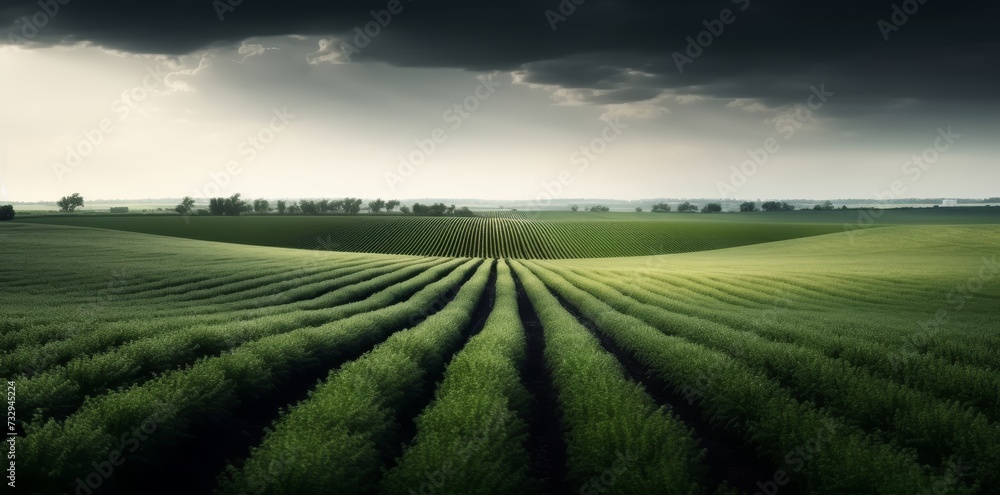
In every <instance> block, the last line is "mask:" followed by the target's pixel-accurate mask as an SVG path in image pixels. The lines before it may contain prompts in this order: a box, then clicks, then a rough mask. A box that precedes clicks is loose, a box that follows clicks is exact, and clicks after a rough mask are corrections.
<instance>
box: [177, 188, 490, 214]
mask: <svg viewBox="0 0 1000 495" xmlns="http://www.w3.org/2000/svg"><path fill="white" fill-rule="evenodd" d="M362 204H364V201H363V200H362V199H360V198H350V197H348V198H344V199H319V200H313V199H300V200H298V201H292V202H288V201H285V200H283V199H279V200H277V201H275V203H274V205H273V206H272V205H271V202H270V201H268V200H266V199H255V200H253V201H251V200H248V199H243V198H242V197H241V196H240V193H236V194H233V195H232V196H230V197H228V198H210V199H209V202H208V209H207V210H196V209H195V200H194V198H192V197H190V196H185V197H184V199H182V200H181V202H180V204H178V205H177V206H176V207H174V211H176V212H177V213H180V214H181V215H191V214H200V215H227V216H238V215H240V214H242V213H257V214H266V213H272V212H275V213H277V214H279V215H286V214H287V215H322V214H331V213H333V214H336V213H340V214H346V215H357V214H358V213H361V209H362ZM397 207H398V208H399V212H400V213H402V214H404V215H418V216H444V215H455V216H464V217H472V216H475V214H474V213H473V212H472V210H470V209H469V208H467V207H464V206H463V207H461V208H457V209H456V208H455V205H451V206H447V205H445V204H444V203H434V204H432V205H424V204H421V203H414V204H413V207H412V208H411V207H409V206H405V205H403V206H401V202H400V201H399V200H398V199H390V200H388V201H386V200H383V199H382V198H378V199H374V200H372V201H369V202H368V211H369V213H382V211H383V210H384V211H385V212H386V213H392V212H394V211H395V210H396V208H397Z"/></svg>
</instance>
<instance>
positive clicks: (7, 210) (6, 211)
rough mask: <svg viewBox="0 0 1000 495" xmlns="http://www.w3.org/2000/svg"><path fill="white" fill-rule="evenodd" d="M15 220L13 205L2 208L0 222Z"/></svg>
mask: <svg viewBox="0 0 1000 495" xmlns="http://www.w3.org/2000/svg"><path fill="white" fill-rule="evenodd" d="M13 219H14V206H13V205H3V206H0V222H2V221H5V220H13Z"/></svg>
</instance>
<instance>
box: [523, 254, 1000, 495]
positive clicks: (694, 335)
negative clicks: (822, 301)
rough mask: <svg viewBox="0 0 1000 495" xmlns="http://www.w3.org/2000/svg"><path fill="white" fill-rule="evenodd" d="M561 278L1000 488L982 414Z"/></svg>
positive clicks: (835, 362) (996, 456) (997, 431)
mask: <svg viewBox="0 0 1000 495" xmlns="http://www.w3.org/2000/svg"><path fill="white" fill-rule="evenodd" d="M539 269H541V268H539ZM552 274H553V275H555V274H556V272H552ZM561 275H562V277H563V280H564V281H568V282H570V283H572V284H573V285H574V286H576V287H578V288H580V289H583V290H584V291H586V292H588V293H590V294H591V295H592V296H594V297H597V298H599V299H600V300H602V301H605V302H606V303H607V304H609V305H610V306H611V307H612V308H614V309H615V310H616V311H618V312H621V313H624V314H628V315H631V316H633V317H636V318H638V319H640V320H642V321H643V322H645V323H647V324H649V325H651V326H653V327H655V328H657V329H659V330H661V331H663V332H665V333H666V334H669V335H676V336H678V337H681V338H684V339H686V340H688V341H690V342H694V343H697V344H701V345H704V346H705V347H707V348H710V349H713V350H718V351H721V352H724V353H726V354H727V355H729V356H730V357H732V358H733V359H735V360H737V361H739V362H740V363H743V364H746V365H747V366H748V367H749V368H751V369H752V370H754V371H755V372H758V373H762V374H764V375H765V376H768V377H769V378H771V379H772V380H774V381H775V382H776V383H782V384H786V385H787V387H788V390H789V392H790V393H791V394H792V395H793V396H795V397H796V398H798V399H799V400H803V401H812V402H814V403H817V404H819V405H822V406H823V407H825V408H826V409H827V410H829V411H830V412H832V413H834V414H836V415H837V416H838V417H840V418H844V419H846V420H848V421H849V422H850V423H851V424H855V425H857V426H859V427H861V428H863V429H864V430H866V431H869V432H871V433H881V435H882V436H883V437H886V438H887V439H889V440H891V441H893V443H895V444H897V445H899V446H900V447H903V448H907V449H913V450H915V451H916V452H917V454H918V458H919V459H920V460H921V461H923V462H929V463H932V464H937V465H945V464H946V463H947V461H948V460H949V459H950V458H951V456H954V455H958V456H959V457H961V458H963V459H968V460H969V461H968V462H969V463H971V464H972V465H974V466H976V471H975V475H976V477H977V479H979V480H980V481H981V482H982V488H983V490H985V492H987V493H990V492H992V491H995V490H997V489H1000V485H998V483H1000V479H998V473H997V472H996V470H995V469H993V468H994V467H995V466H997V465H1000V428H998V427H997V425H996V424H993V423H990V422H989V420H988V419H987V418H986V417H985V416H984V415H983V414H982V413H979V412H976V411H970V410H966V409H965V408H963V407H961V406H959V405H957V404H956V403H954V402H951V401H950V400H948V401H945V400H938V399H937V398H935V397H932V396H930V395H929V394H927V393H924V392H920V391H917V390H914V389H912V388H909V387H907V386H905V385H901V384H899V383H895V382H892V381H889V380H886V379H881V378H878V377H875V376H872V375H871V374H869V373H868V372H866V371H864V370H860V369H858V368H855V367H854V366H851V365H850V364H849V363H847V362H845V361H843V360H840V359H833V358H829V357H827V356H825V355H823V354H821V353H818V352H816V351H814V350H812V349H808V348H804V347H800V346H797V345H793V344H787V343H781V342H772V341H768V340H766V339H764V338H761V337H759V336H757V335H755V334H753V333H750V332H741V331H735V330H733V329H732V328H730V327H727V326H725V325H722V324H718V323H714V322H710V321H706V320H704V319H700V318H695V317H690V316H686V315H679V314H676V313H673V312H670V311H667V310H665V309H662V308H661V307H659V306H657V305H656V304H644V303H641V302H639V301H637V300H635V299H633V298H632V297H630V296H633V295H637V293H641V291H635V290H631V289H629V288H627V287H622V286H619V287H618V288H617V290H616V289H613V288H611V287H608V286H607V285H604V284H602V283H598V282H591V281H590V280H588V279H586V278H583V277H579V276H575V275H572V274H568V273H565V272H564V273H562V274H561ZM623 285H624V284H623ZM656 302H659V301H656Z"/></svg>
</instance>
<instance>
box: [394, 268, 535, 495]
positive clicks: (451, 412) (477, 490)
mask: <svg viewBox="0 0 1000 495" xmlns="http://www.w3.org/2000/svg"><path fill="white" fill-rule="evenodd" d="M524 359H525V337H524V328H523V327H522V326H521V320H520V316H519V315H518V308H517V296H516V294H515V291H514V281H513V279H512V278H511V275H510V268H508V266H507V264H506V263H504V262H503V261H502V260H501V261H499V262H498V264H497V281H496V301H495V303H494V307H493V311H492V312H491V313H490V316H489V318H488V319H487V320H486V324H485V326H484V327H483V330H482V331H481V332H480V333H479V334H478V335H476V336H475V337H473V338H472V339H471V340H469V343H468V345H466V346H465V347H464V348H463V349H462V352H460V353H459V354H458V355H456V356H455V358H454V359H452V361H451V363H450V364H449V365H448V370H447V372H446V373H445V377H444V381H443V382H442V383H441V385H440V387H438V389H437V393H436V399H435V401H434V402H433V403H432V404H431V405H430V406H429V407H428V408H427V409H426V410H425V411H424V412H423V413H422V414H421V415H420V416H419V417H418V418H417V420H416V423H417V435H416V438H415V439H414V442H413V445H412V446H410V447H409V448H408V449H406V451H405V453H404V455H403V456H402V457H401V458H400V459H399V460H398V462H397V463H396V467H394V468H393V469H392V470H391V471H389V473H388V474H387V475H386V477H385V478H383V480H382V483H381V487H380V490H379V492H380V493H384V494H387V495H388V494H408V493H410V490H411V489H412V490H415V491H417V492H419V491H420V490H419V489H418V488H420V487H422V486H424V485H425V484H430V483H433V487H434V489H435V493H442V494H444V493H451V494H488V493H532V492H534V493H537V492H538V490H537V487H535V486H533V483H532V482H531V481H530V480H529V479H528V477H527V464H528V458H527V453H526V452H525V450H524V448H523V446H522V443H523V441H524V439H525V437H526V435H527V425H526V424H525V422H524V420H523V419H521V418H522V417H524V416H525V413H526V410H527V408H528V402H529V396H528V393H527V391H526V390H525V389H524V387H523V386H522V385H521V382H520V378H519V372H518V370H519V369H520V368H521V367H522V366H523V364H524ZM428 473H432V474H434V477H435V480H434V481H433V482H432V481H429V480H428V479H427V476H428ZM438 478H440V479H438ZM435 482H439V483H435Z"/></svg>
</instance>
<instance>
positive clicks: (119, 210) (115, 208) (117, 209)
mask: <svg viewBox="0 0 1000 495" xmlns="http://www.w3.org/2000/svg"><path fill="white" fill-rule="evenodd" d="M111 213H128V206H112V207H111Z"/></svg>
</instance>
